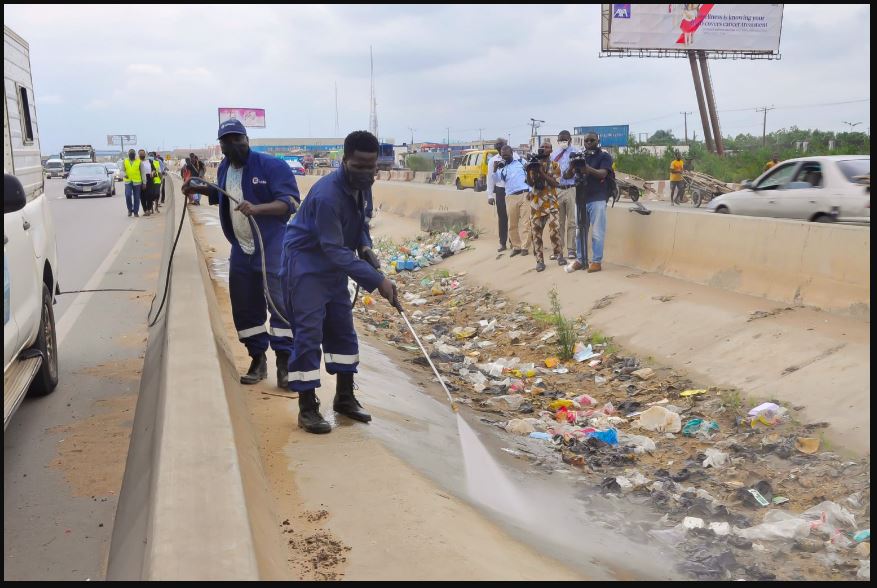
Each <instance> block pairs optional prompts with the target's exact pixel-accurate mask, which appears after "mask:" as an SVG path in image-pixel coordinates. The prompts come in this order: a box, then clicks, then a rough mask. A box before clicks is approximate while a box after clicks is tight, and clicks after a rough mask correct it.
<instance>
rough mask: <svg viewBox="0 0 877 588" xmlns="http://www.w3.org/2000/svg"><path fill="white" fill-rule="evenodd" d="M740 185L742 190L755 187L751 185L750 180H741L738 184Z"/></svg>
mask: <svg viewBox="0 0 877 588" xmlns="http://www.w3.org/2000/svg"><path fill="white" fill-rule="evenodd" d="M740 187H741V188H743V189H744V190H755V188H753V187H752V180H743V183H742V184H740Z"/></svg>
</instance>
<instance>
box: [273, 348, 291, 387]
mask: <svg viewBox="0 0 877 588" xmlns="http://www.w3.org/2000/svg"><path fill="white" fill-rule="evenodd" d="M274 355H276V356H277V387H278V388H283V389H284V390H286V386H287V384H289V354H288V353H284V352H283V351H275V352H274Z"/></svg>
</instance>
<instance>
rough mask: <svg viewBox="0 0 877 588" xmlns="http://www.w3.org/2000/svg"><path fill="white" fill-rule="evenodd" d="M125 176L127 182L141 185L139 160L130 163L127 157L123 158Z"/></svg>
mask: <svg viewBox="0 0 877 588" xmlns="http://www.w3.org/2000/svg"><path fill="white" fill-rule="evenodd" d="M125 176H127V178H128V180H127V181H129V182H132V183H134V184H142V183H143V177H142V176H141V175H140V160H139V159H135V160H134V161H131V160H130V159H128V158H127V157H126V158H125Z"/></svg>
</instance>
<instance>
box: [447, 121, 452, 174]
mask: <svg viewBox="0 0 877 588" xmlns="http://www.w3.org/2000/svg"><path fill="white" fill-rule="evenodd" d="M447 129H448V167H451V127H447Z"/></svg>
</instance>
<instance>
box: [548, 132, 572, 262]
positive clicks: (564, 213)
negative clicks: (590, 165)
mask: <svg viewBox="0 0 877 588" xmlns="http://www.w3.org/2000/svg"><path fill="white" fill-rule="evenodd" d="M578 152H579V150H578V148H577V147H576V146H574V145H573V144H572V136H571V135H570V133H569V131H560V132H559V133H558V134H557V148H556V149H555V150H554V151H552V152H551V161H554V162H556V163H557V164H559V165H560V174H561V176H560V187H558V189H557V206H558V217H557V220H558V222H559V223H560V249H561V251H563V249H564V246H566V252H567V255H566V256H567V257H568V258H569V259H575V258H576V245H575V243H576V183H575V180H574V179H567V178H564V177H563V174H564V173H565V172H566V170H567V169H569V156H570V155H572V154H573V153H578Z"/></svg>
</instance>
